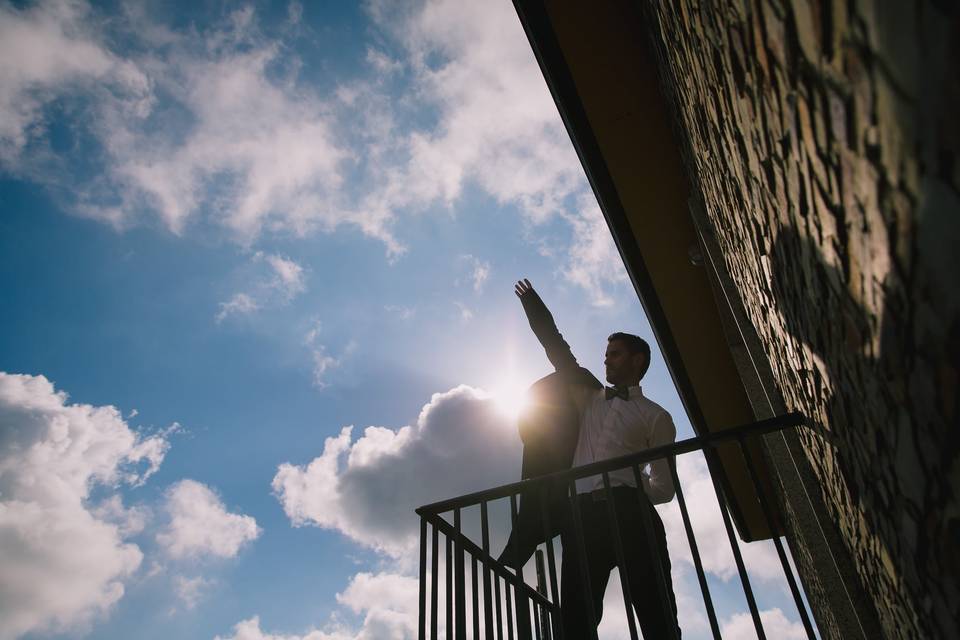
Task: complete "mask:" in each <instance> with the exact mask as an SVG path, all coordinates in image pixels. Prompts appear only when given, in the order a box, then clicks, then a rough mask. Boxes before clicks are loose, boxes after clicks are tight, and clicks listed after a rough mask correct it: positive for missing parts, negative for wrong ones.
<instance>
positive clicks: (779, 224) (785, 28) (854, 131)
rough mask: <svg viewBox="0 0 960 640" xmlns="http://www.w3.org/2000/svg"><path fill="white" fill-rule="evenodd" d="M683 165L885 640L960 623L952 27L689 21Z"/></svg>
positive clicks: (873, 18)
mask: <svg viewBox="0 0 960 640" xmlns="http://www.w3.org/2000/svg"><path fill="white" fill-rule="evenodd" d="M648 12H649V15H650V16H651V17H652V18H653V23H654V24H655V25H656V27H655V30H656V31H657V33H655V34H654V39H655V41H656V48H657V50H658V51H657V53H658V56H659V57H660V58H661V65H662V68H663V71H664V73H663V79H664V82H665V84H666V87H665V89H666V93H667V96H668V99H669V100H670V101H671V102H673V104H674V106H675V107H676V113H677V118H678V120H679V122H678V125H679V126H678V131H680V132H681V134H680V135H681V137H682V138H683V145H684V147H685V152H686V156H687V157H686V161H687V163H688V168H689V170H690V173H691V174H692V175H693V177H694V182H695V187H696V188H697V189H698V190H699V191H700V194H701V195H702V197H703V200H704V202H705V206H706V210H707V216H708V218H709V220H710V223H711V224H712V226H713V229H712V231H713V233H714V234H715V235H716V238H717V240H718V242H719V243H720V246H721V250H722V252H723V259H724V263H725V264H724V266H725V267H726V269H727V270H728V272H729V274H730V275H731V277H732V278H733V280H734V282H735V283H736V286H737V287H738V289H739V292H740V295H741V297H742V299H743V302H744V305H745V307H746V310H747V313H748V315H749V316H750V320H751V321H752V322H753V324H754V325H755V327H756V329H757V331H758V333H759V336H760V338H761V341H762V343H763V345H764V349H765V350H766V352H767V356H768V358H769V360H770V362H771V365H772V368H773V373H774V377H775V379H776V381H777V384H778V386H779V388H780V391H781V392H782V394H783V396H784V398H785V401H786V403H787V405H788V408H789V409H791V410H798V411H802V412H804V413H805V414H807V415H808V416H810V417H811V418H812V420H813V421H814V422H815V423H816V426H817V429H815V430H808V431H805V433H804V434H803V436H802V439H803V446H804V448H805V450H806V453H807V455H808V457H809V460H810V462H811V464H812V465H813V468H814V471H815V473H816V475H817V476H818V478H819V481H820V483H821V487H822V491H823V494H824V499H825V501H826V503H827V504H828V505H829V509H830V510H831V511H832V513H831V514H830V516H831V517H832V518H835V521H836V523H837V525H838V527H839V528H840V531H841V535H842V537H843V539H844V542H845V544H846V545H847V546H848V548H849V551H850V553H851V555H852V557H853V558H854V560H855V563H856V566H857V570H858V572H859V577H860V578H861V580H862V583H863V585H864V587H865V589H866V590H867V592H868V593H869V595H870V597H871V599H872V600H873V603H874V605H875V607H876V609H877V612H878V615H879V617H880V621H881V625H882V627H883V629H884V633H885V634H886V636H887V637H889V638H954V637H957V634H958V622H957V621H958V620H960V608H958V603H960V518H958V491H960V463H958V442H960V428H958V400H957V391H958V376H960V373H958V363H960V155H958V151H960V14H958V11H957V9H956V7H955V3H953V2H947V1H943V2H912V1H908V0H893V1H888V2H882V1H879V0H878V1H873V2H871V1H862V0H848V1H845V0H832V1H831V0H792V1H791V0H760V1H751V0H739V1H723V0H714V1H707V0H701V1H699V2H698V1H696V0H675V1H669V2H668V1H666V0H664V1H662V2H659V1H658V2H653V1H652V0H651V2H650V3H649V5H648Z"/></svg>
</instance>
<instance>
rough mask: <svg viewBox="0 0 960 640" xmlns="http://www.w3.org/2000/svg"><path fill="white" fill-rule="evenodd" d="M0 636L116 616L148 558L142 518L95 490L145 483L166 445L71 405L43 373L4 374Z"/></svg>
mask: <svg viewBox="0 0 960 640" xmlns="http://www.w3.org/2000/svg"><path fill="white" fill-rule="evenodd" d="M0 424H3V429H2V430H0V556H2V557H3V558H4V565H3V570H2V571H0V637H4V638H10V637H16V636H19V635H21V634H24V633H27V632H30V631H40V632H42V631H47V630H54V631H59V630H68V629H71V630H76V629H78V628H80V629H82V628H84V627H85V626H87V625H88V624H89V623H90V622H91V621H92V620H93V619H94V618H95V617H96V616H98V615H102V614H104V613H106V612H107V611H109V609H110V608H111V606H112V605H113V604H115V603H116V602H117V601H118V600H119V599H120V598H121V597H122V596H123V593H124V580H126V579H127V578H129V577H130V576H131V575H132V574H133V572H134V571H135V570H136V569H137V568H138V567H139V566H140V562H141V560H142V557H143V554H142V553H141V551H140V549H139V548H138V547H137V546H136V545H134V544H130V543H129V542H126V541H125V540H124V536H125V535H128V534H132V533H134V532H136V531H137V530H138V529H140V528H141V526H142V522H138V520H139V518H140V516H142V515H143V513H142V512H139V511H138V510H137V509H129V510H128V509H125V508H124V507H123V505H122V503H121V502H120V500H119V498H116V499H115V498H113V497H109V498H107V499H106V500H105V501H103V502H101V503H100V505H99V507H91V506H90V505H89V504H88V501H89V498H90V493H91V490H92V489H93V488H94V487H99V488H101V489H104V490H106V491H110V490H111V489H113V488H115V487H116V486H117V485H118V484H120V483H127V484H132V485H136V484H140V483H142V482H143V481H144V480H145V479H146V478H147V477H148V476H149V475H150V474H152V473H153V472H154V471H155V470H156V469H157V467H158V466H159V465H160V463H161V461H162V460H163V457H164V454H165V453H166V451H167V448H168V444H167V441H166V440H165V439H164V438H163V437H162V436H154V437H143V436H141V435H139V434H137V433H136V432H134V431H132V430H131V429H130V428H129V427H128V426H127V424H126V423H125V422H124V420H123V417H122V415H121V413H120V411H119V410H117V409H116V408H115V407H112V406H100V407H94V406H91V405H87V404H70V403H68V402H67V396H66V394H65V393H63V392H58V391H57V390H56V389H55V388H54V386H53V384H52V383H51V382H50V381H49V380H47V379H46V378H45V377H43V376H31V375H15V374H7V373H2V372H0Z"/></svg>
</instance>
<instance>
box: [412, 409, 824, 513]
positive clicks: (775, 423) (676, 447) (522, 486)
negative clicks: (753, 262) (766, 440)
mask: <svg viewBox="0 0 960 640" xmlns="http://www.w3.org/2000/svg"><path fill="white" fill-rule="evenodd" d="M807 425H808V421H807V418H806V416H804V415H803V414H802V413H797V412H794V413H786V414H784V415H782V416H777V417H775V418H768V419H766V420H760V421H759V422H751V423H749V424H744V425H739V426H736V427H731V428H729V429H724V430H722V431H718V432H716V433H710V434H707V435H705V436H696V437H693V438H687V439H686V440H678V441H677V442H671V443H670V444H665V445H662V446H659V447H653V448H651V449H645V450H644V451H640V452H638V453H631V454H628V455H625V456H620V457H617V458H609V459H607V460H601V461H599V462H592V463H590V464H585V465H583V466H580V467H574V468H572V469H567V470H565V471H558V472H556V473H549V474H546V475H542V476H537V477H535V478H528V479H526V480H520V481H518V482H511V483H510V484H504V485H500V486H499V487H494V488H492V489H484V490H483V491H475V492H473V493H467V494H464V495H462V496H457V497H456V498H448V499H446V500H440V501H438V502H432V503H430V504H425V505H423V506H421V507H418V508H417V509H416V513H417V515H420V516H425V515H432V514H437V513H443V512H446V511H452V510H454V509H462V508H464V507H471V506H474V505H477V504H480V503H481V502H489V501H491V500H496V499H498V498H506V497H507V496H509V495H511V494H517V493H521V492H526V491H528V490H529V489H531V488H533V487H536V486H538V485H540V484H552V483H561V482H569V481H570V480H577V479H579V478H585V477H587V476H596V475H600V474H601V473H603V472H605V471H614V470H617V469H623V468H626V467H631V466H633V465H642V464H646V463H648V462H652V461H654V460H659V459H660V458H665V457H668V456H676V455H679V454H681V453H691V452H693V451H700V450H703V449H706V448H707V447H712V446H715V445H717V444H719V443H722V442H725V441H727V440H738V439H740V438H742V437H745V436H758V435H763V434H766V433H772V432H774V431H779V430H781V429H784V428H785V427H796V426H807Z"/></svg>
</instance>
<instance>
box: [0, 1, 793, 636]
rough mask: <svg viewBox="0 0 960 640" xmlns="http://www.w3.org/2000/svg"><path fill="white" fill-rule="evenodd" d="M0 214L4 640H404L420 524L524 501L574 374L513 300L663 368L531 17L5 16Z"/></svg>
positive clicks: (719, 556)
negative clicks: (522, 449)
mask: <svg viewBox="0 0 960 640" xmlns="http://www.w3.org/2000/svg"><path fill="white" fill-rule="evenodd" d="M0 207H2V215H0V273H2V280H0V283H2V284H0V286H2V290H0V298H2V300H3V308H4V313H3V314H0V371H3V372H4V373H3V374H2V377H0V426H2V433H0V501H2V503H0V504H2V507H3V510H2V511H0V553H2V555H3V558H4V561H3V569H0V638H8V637H9V638H13V637H27V638H46V637H78V636H86V637H94V638H131V637H137V638H170V637H179V638H211V639H212V638H215V637H219V638H223V639H224V640H225V639H227V638H235V639H238V640H239V639H241V638H242V639H244V640H255V639H264V638H279V637H280V636H281V635H283V637H284V638H287V639H288V640H289V639H291V638H295V639H297V640H299V639H301V638H310V639H311V640H320V639H333V638H336V639H348V638H350V639H359V638H404V637H409V634H410V633H411V632H412V630H413V629H415V626H414V625H415V615H416V610H415V608H411V606H412V605H414V606H415V602H412V601H411V600H410V595H411V580H413V576H414V566H413V563H412V558H413V556H412V547H411V545H412V544H413V542H414V541H415V540H414V537H412V536H413V534H415V533H416V531H415V528H416V526H417V525H416V520H415V517H414V514H413V512H412V509H413V507H415V506H417V505H418V504H422V503H425V502H429V501H431V500H435V499H439V498H442V497H448V496H451V495H456V494H459V493H463V492H466V491H468V490H472V489H478V488H483V487H488V486H493V485H496V484H502V483H504V482H508V481H511V480H513V479H514V478H515V477H516V475H517V473H518V456H519V439H518V438H517V436H516V432H515V429H514V425H513V423H512V421H511V418H510V415H509V412H508V411H506V410H504V409H503V407H502V405H503V402H501V400H502V399H503V398H504V397H505V396H507V395H509V393H510V392H511V391H513V390H515V389H517V388H522V387H524V386H526V385H527V384H529V383H531V382H533V381H534V380H535V379H536V378H538V377H540V376H541V375H544V374H546V373H547V372H548V364H547V362H546V360H545V358H544V357H543V355H542V353H541V352H540V350H539V347H538V345H537V344H536V342H535V340H534V339H533V338H532V336H531V335H530V334H529V330H528V328H527V326H526V321H525V320H524V318H523V315H522V312H521V310H520V307H519V305H518V304H517V302H516V300H515V298H514V296H513V292H512V283H513V281H514V280H516V279H517V278H519V277H529V278H530V279H531V280H533V282H534V283H535V285H536V286H537V288H538V289H539V290H540V292H541V294H542V295H543V297H544V298H545V299H546V301H547V302H548V304H549V305H550V306H551V308H552V309H553V311H554V313H555V315H556V317H557V319H558V322H559V324H560V326H561V330H562V331H563V332H564V335H565V336H566V337H567V339H568V341H569V342H570V344H571V345H572V346H573V349H574V352H575V353H576V354H578V356H579V358H580V360H581V362H582V364H584V365H585V366H587V367H589V368H591V369H592V370H594V371H599V370H600V369H601V367H600V365H601V359H602V351H603V348H604V346H605V338H606V336H607V335H608V334H609V333H610V332H611V331H613V330H621V329H622V330H628V331H633V332H635V333H639V334H640V335H643V336H646V337H647V338H649V339H650V340H651V342H653V339H652V335H651V332H650V329H649V327H648V325H647V322H646V320H645V318H644V316H643V313H642V309H641V308H640V305H639V302H638V301H637V298H636V296H635V294H634V293H633V291H632V287H631V286H630V284H629V281H628V280H627V278H626V275H625V273H624V271H623V267H622V263H621V262H620V260H619V257H618V255H617V253H616V250H615V248H614V246H613V244H612V241H611V239H610V237H609V233H608V232H607V230H606V226H605V223H604V222H603V219H602V217H601V215H600V213H599V210H598V208H597V206H596V203H595V201H594V200H593V199H592V195H591V193H590V191H589V186H588V185H587V183H586V180H585V178H584V177H583V174H582V170H581V169H580V166H579V164H578V161H577V158H576V156H575V154H574V152H573V149H572V147H571V145H570V143H569V140H568V138H567V136H566V133H565V131H564V129H563V126H562V123H561V122H560V120H559V117H558V116H557V113H556V109H555V107H554V106H553V103H552V101H551V99H550V96H549V93H548V91H547V90H546V87H545V85H544V82H543V79H542V76H541V75H540V73H539V70H538V69H537V66H536V63H535V60H534V59H533V56H532V54H531V52H530V50H529V47H528V45H527V42H526V39H525V37H524V35H523V32H522V30H521V28H520V26H519V23H518V21H517V18H516V15H515V14H514V13H513V10H512V7H511V6H510V4H509V3H506V2H504V3H469V4H465V3H460V2H454V1H452V0H451V1H436V2H427V3H419V2H415V3H391V2H381V1H377V2H369V3H364V4H354V3H312V4H305V5H300V4H297V3H289V4H288V3H275V4H269V3H253V4H242V5H241V4H228V5H225V4H223V3H214V2H201V3H179V4H177V5H174V4H173V3H169V4H164V5H163V6H154V5H151V4H146V3H140V2H117V3H105V4H103V5H96V6H91V5H88V4H86V3H84V2H80V1H75V2H68V1H65V0H64V1H59V2H58V1H52V2H45V3H22V2H17V3H12V4H9V3H8V4H2V5H0ZM644 390H645V392H646V393H647V394H648V395H649V396H650V397H652V398H654V399H655V400H656V401H658V402H660V403H661V404H662V405H663V406H665V407H666V408H667V409H668V410H669V411H670V412H671V413H672V414H673V415H674V418H675V421H676V423H677V425H678V428H679V437H686V436H689V435H692V434H691V432H690V428H689V424H688V423H687V421H686V419H685V417H684V415H683V411H682V408H681V406H680V403H679V400H678V398H677V396H676V393H675V391H674V390H673V387H672V384H671V383H670V380H669V375H668V374H667V372H666V369H665V366H664V364H663V361H662V359H661V358H660V357H659V356H658V355H655V357H654V362H653V365H652V367H651V371H650V373H649V374H648V377H647V379H646V380H645V381H644ZM351 426H352V430H351V429H350V428H349V427H351ZM681 473H682V474H683V476H684V479H685V480H687V479H689V481H690V483H691V486H700V488H701V491H700V493H701V494H702V495H703V496H704V498H705V501H704V504H703V506H701V507H700V511H701V512H702V513H703V514H704V515H703V517H702V522H701V523H700V524H699V525H698V526H699V527H700V529H699V530H700V531H701V532H702V533H701V535H703V536H705V537H706V538H707V539H710V538H712V537H715V536H716V535H719V533H720V531H721V529H719V528H718V526H719V522H718V520H717V518H716V516H715V515H714V516H711V515H710V511H709V509H710V507H709V506H707V504H708V502H709V501H708V500H706V498H709V493H708V492H707V491H706V490H705V489H707V488H708V487H706V486H705V485H704V484H703V483H704V480H705V477H706V476H705V469H704V467H703V465H702V462H700V461H698V460H695V459H689V460H682V461H681ZM697 483H700V484H699V485H698V484H697ZM688 499H690V500H691V501H694V502H696V501H697V500H698V499H697V498H696V496H693V497H690V498H688ZM663 513H664V519H665V521H666V522H667V526H668V531H672V532H673V533H674V534H676V535H675V536H674V539H672V540H671V548H672V549H673V548H674V545H676V544H681V543H682V539H681V538H679V537H678V536H682V533H681V531H680V529H678V528H677V527H678V526H679V525H678V520H677V516H676V512H675V507H673V506H668V507H664V511H663ZM713 547H715V548H712V549H711V550H710V551H709V552H708V553H707V556H708V557H707V559H706V562H707V564H708V568H710V569H711V581H712V584H714V586H715V588H716V592H717V593H716V595H715V597H716V598H717V600H718V601H719V602H720V606H721V613H722V617H723V623H724V625H725V628H726V629H727V630H729V631H730V633H731V636H732V637H749V634H745V632H743V631H742V629H743V627H744V624H743V623H744V619H743V617H742V613H738V612H740V611H741V610H742V608H743V604H742V597H740V596H738V595H737V590H736V588H735V587H736V579H735V577H732V573H731V571H732V559H731V558H730V557H729V551H727V552H726V554H724V551H723V545H719V544H718V545H713ZM676 549H677V550H676V551H672V555H673V556H674V558H675V560H674V566H675V570H676V572H677V573H676V576H675V580H677V581H678V591H680V592H681V607H683V606H684V604H683V603H685V602H691V603H692V604H691V605H690V606H691V609H690V610H689V613H688V614H687V615H686V617H685V618H684V619H683V621H682V622H683V624H684V628H685V631H686V632H687V635H688V636H689V637H699V636H698V634H701V635H702V634H704V633H707V630H706V628H705V627H704V621H703V616H702V614H700V613H698V612H697V611H696V610H695V608H696V603H695V602H694V600H691V599H690V598H693V597H694V594H695V589H696V587H695V581H694V580H692V579H691V575H692V571H691V570H690V565H689V561H687V560H684V559H683V554H684V552H683V551H682V549H681V547H677V548H676ZM747 554H748V557H749V558H750V559H751V561H752V563H753V565H752V566H755V567H756V569H755V571H756V576H757V579H758V580H759V581H760V584H761V585H764V586H766V585H770V586H771V588H769V589H762V590H761V591H762V592H763V594H764V595H763V599H762V602H761V605H762V607H763V608H765V609H766V610H767V613H766V614H765V617H766V618H767V619H768V620H769V621H770V624H772V625H775V626H776V625H779V626H776V628H777V629H779V630H780V632H781V633H780V636H779V637H794V636H795V635H796V633H797V631H798V629H797V625H796V623H795V621H794V617H795V616H794V615H793V614H784V613H782V612H781V611H780V610H781V609H782V610H783V611H790V610H791V609H790V606H789V604H788V602H789V601H788V600H786V599H785V596H784V593H783V588H782V585H780V584H779V583H778V582H777V580H776V577H775V576H776V573H777V571H776V567H775V566H774V565H773V563H772V560H773V559H774V557H773V555H772V551H771V548H769V545H768V546H763V545H759V546H758V545H752V546H751V549H749V550H748V552H747ZM414 584H415V583H414ZM612 587H615V585H612ZM609 593H612V594H613V595H614V596H616V592H615V591H614V590H613V588H611V590H610V591H609ZM684 594H687V595H684ZM688 596H689V597H688ZM698 616H699V617H698ZM621 622H622V621H621ZM616 626H617V620H615V619H613V616H611V620H610V621H609V622H607V623H606V627H605V630H606V633H607V634H608V635H607V637H611V638H614V637H621V636H622V632H621V631H620V630H617V629H616V628H615V627H616ZM798 637H799V636H798Z"/></svg>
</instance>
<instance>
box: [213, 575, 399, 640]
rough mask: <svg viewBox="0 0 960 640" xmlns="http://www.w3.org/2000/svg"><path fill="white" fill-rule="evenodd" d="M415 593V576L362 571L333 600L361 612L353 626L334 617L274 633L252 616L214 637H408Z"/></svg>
mask: <svg viewBox="0 0 960 640" xmlns="http://www.w3.org/2000/svg"><path fill="white" fill-rule="evenodd" d="M417 593H418V583H417V580H416V578H410V577H407V576H402V575H398V574H394V573H377V574H372V573H364V572H362V573H358V574H356V575H355V576H353V578H351V580H350V583H349V584H348V585H347V588H346V589H344V590H343V592H341V593H338V594H337V602H339V603H340V604H341V605H343V606H344V607H346V608H347V609H349V610H350V611H351V612H353V613H354V614H357V615H360V616H362V618H363V619H362V621H361V623H360V624H359V626H357V627H356V628H352V627H350V626H348V625H346V624H344V623H342V622H336V621H334V622H331V623H330V624H328V625H326V626H325V627H324V628H323V630H319V629H311V630H309V631H307V632H305V633H304V634H303V635H275V634H272V633H267V632H264V631H263V630H262V629H261V628H260V618H259V617H258V616H254V617H252V618H249V619H247V620H243V621H241V622H239V623H237V624H236V625H235V626H234V628H233V635H231V636H225V637H221V636H217V638H216V640H410V639H411V638H414V637H416V632H417V615H418V608H417V606H418V605H417Z"/></svg>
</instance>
